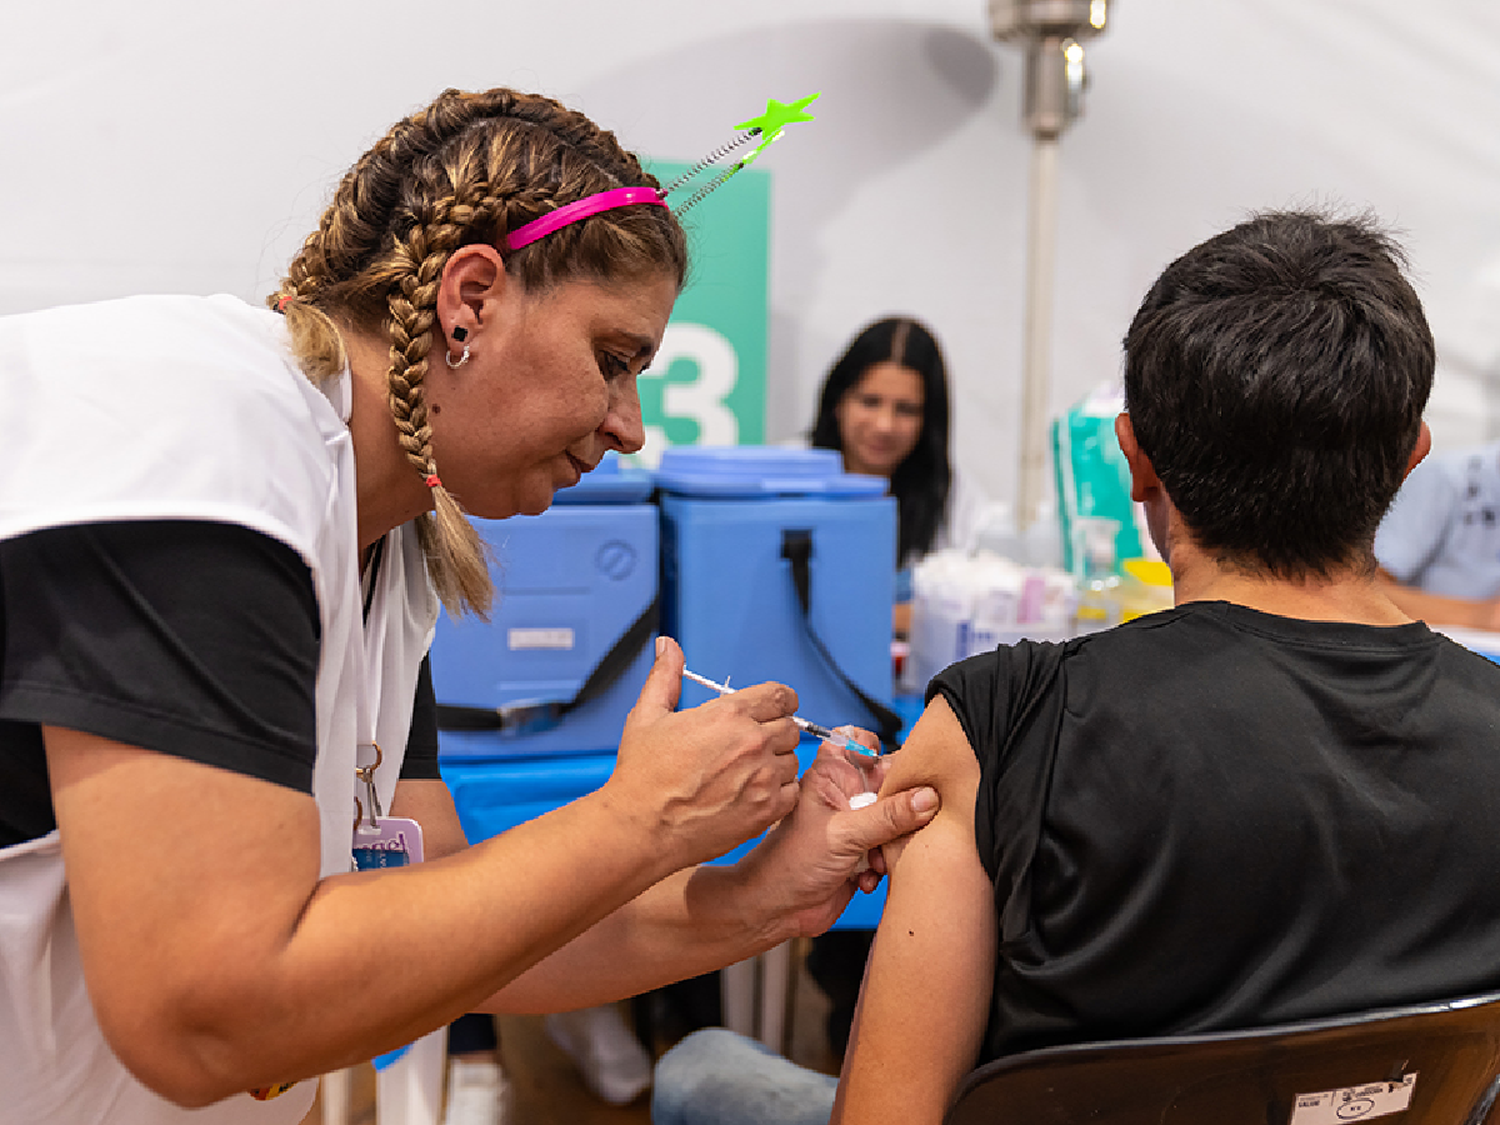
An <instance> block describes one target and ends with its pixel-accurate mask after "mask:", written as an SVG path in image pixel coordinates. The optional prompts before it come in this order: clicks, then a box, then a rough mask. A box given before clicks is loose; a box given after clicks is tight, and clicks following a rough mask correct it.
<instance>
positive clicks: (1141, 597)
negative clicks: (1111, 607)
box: [1118, 559, 1172, 621]
mask: <svg viewBox="0 0 1500 1125" xmlns="http://www.w3.org/2000/svg"><path fill="white" fill-rule="evenodd" d="M1120 569H1121V570H1123V571H1124V572H1125V576H1124V577H1123V578H1122V579H1121V580H1120V585H1119V590H1118V593H1119V597H1120V620H1121V621H1130V620H1133V619H1134V618H1137V617H1142V616H1144V615H1145V614H1148V613H1156V612H1158V611H1159V610H1163V609H1171V608H1172V570H1171V568H1170V567H1168V566H1167V564H1166V563H1164V562H1162V561H1161V560H1160V559H1126V560H1125V561H1124V562H1122V563H1121V564H1120Z"/></svg>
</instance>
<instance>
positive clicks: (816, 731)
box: [682, 668, 880, 758]
mask: <svg viewBox="0 0 1500 1125" xmlns="http://www.w3.org/2000/svg"><path fill="white" fill-rule="evenodd" d="M682 674H683V675H684V676H685V677H687V678H688V679H690V680H692V681H693V683H695V684H702V685H703V686H704V687H706V688H709V689H710V690H712V691H716V692H718V693H719V694H720V695H733V694H734V693H735V689H734V688H732V687H730V686H729V685H728V684H718V683H715V682H714V681H713V680H710V679H709V678H708V677H707V676H700V675H698V673H697V672H691V671H689V670H688V669H686V668H684V669H683V670H682ZM792 722H794V723H796V724H797V729H798V730H803V731H806V732H807V733H808V734H810V735H813V736H814V737H816V738H820V739H822V740H823V741H824V742H831V743H832V744H833V745H835V746H837V747H839V748H840V749H843V750H851V751H853V752H854V753H856V754H860V755H863V756H864V757H866V758H873V757H876V756H878V755H879V754H880V751H879V750H871V749H870V748H869V747H868V746H863V745H861V744H860V743H858V742H855V741H854V739H852V738H850V737H849V736H848V735H846V734H837V733H835V732H834V731H831V730H829V729H828V728H827V727H825V726H819V725H818V724H817V723H814V722H810V721H809V720H807V719H804V718H803V717H802V716H801V715H793V716H792Z"/></svg>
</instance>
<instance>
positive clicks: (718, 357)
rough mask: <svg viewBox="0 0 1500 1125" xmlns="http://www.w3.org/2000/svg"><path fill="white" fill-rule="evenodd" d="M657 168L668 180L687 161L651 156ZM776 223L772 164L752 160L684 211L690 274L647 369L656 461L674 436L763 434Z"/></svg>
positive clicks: (703, 441) (702, 439) (755, 437)
mask: <svg viewBox="0 0 1500 1125" xmlns="http://www.w3.org/2000/svg"><path fill="white" fill-rule="evenodd" d="M650 168H651V171H652V173H654V174H655V175H656V176H657V178H658V179H660V180H661V181H662V183H663V184H667V183H671V182H672V180H673V179H675V178H676V177H677V176H679V175H681V174H682V173H683V172H685V171H687V168H688V165H686V164H674V163H669V162H667V161H652V162H651V163H650ZM677 194H678V193H677V192H673V198H674V199H675V197H676V196H677ZM687 194H689V193H688V192H687V191H686V190H685V189H684V195H685V196H686V195H687ZM770 225H771V177H770V174H769V173H766V172H759V171H754V170H751V169H745V170H742V171H740V172H739V173H737V174H736V175H735V176H734V177H733V178H732V179H730V180H728V181H726V182H725V183H724V184H723V186H722V187H720V188H718V189H717V190H716V191H714V192H713V194H711V195H709V196H707V197H706V198H704V199H703V200H701V201H700V202H698V203H697V204H695V205H694V206H693V207H692V208H691V209H690V210H689V211H688V212H687V214H685V215H684V216H683V226H684V227H686V228H687V233H688V277H687V284H686V286H685V287H684V288H683V291H682V295H681V296H680V297H678V299H677V306H676V308H675V309H674V310H673V312H672V319H671V321H670V322H669V323H668V324H667V331H666V334H665V336H664V337H663V339H662V345H661V349H660V351H658V352H657V354H656V359H655V361H654V362H653V363H652V365H651V366H650V368H648V369H647V370H646V371H644V372H642V373H641V377H640V392H641V415H642V418H643V420H644V422H645V424H646V448H645V450H644V451H643V453H642V455H641V458H642V460H644V461H647V462H649V463H653V464H654V462H655V460H656V459H657V458H658V457H660V456H661V453H662V451H663V450H664V449H666V448H667V447H668V446H672V445H755V444H759V443H761V442H763V441H764V440H765V433H766V321H767V308H766V294H767V282H768V274H767V266H768V259H769V249H770Z"/></svg>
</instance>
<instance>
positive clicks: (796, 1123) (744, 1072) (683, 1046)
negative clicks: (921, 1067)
mask: <svg viewBox="0 0 1500 1125" xmlns="http://www.w3.org/2000/svg"><path fill="white" fill-rule="evenodd" d="M837 1088H838V1079H836V1078H834V1077H832V1076H831V1075H827V1074H819V1073H818V1072H817V1071H814V1070H808V1069H807V1068H806V1067H801V1066H798V1065H797V1064H796V1063H794V1062H791V1061H789V1060H787V1059H785V1058H783V1057H782V1056H781V1055H778V1054H775V1053H774V1052H772V1051H770V1050H769V1049H767V1048H766V1047H765V1046H763V1045H762V1044H760V1043H758V1042H756V1041H755V1040H754V1039H746V1038H745V1037H744V1036H742V1035H736V1034H735V1033H734V1032H732V1031H726V1030H724V1029H723V1028H720V1027H711V1028H706V1029H704V1030H703V1031H697V1032H694V1033H693V1034H692V1035H689V1036H688V1037H687V1038H686V1039H684V1040H683V1041H682V1042H681V1043H679V1044H677V1046H675V1047H673V1048H672V1049H671V1050H670V1051H668V1052H667V1053H666V1054H665V1055H663V1056H662V1057H661V1061H660V1062H658V1063H657V1064H656V1080H655V1084H654V1086H653V1088H652V1094H651V1121H652V1125H827V1123H828V1115H829V1114H830V1113H832V1112H833V1094H834V1091H835V1090H836V1089H837Z"/></svg>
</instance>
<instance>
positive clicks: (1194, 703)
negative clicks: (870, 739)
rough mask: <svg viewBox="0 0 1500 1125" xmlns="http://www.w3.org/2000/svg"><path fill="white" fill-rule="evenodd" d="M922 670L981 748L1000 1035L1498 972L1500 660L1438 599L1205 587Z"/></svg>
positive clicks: (992, 1047) (1090, 1033)
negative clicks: (1463, 631)
mask: <svg viewBox="0 0 1500 1125" xmlns="http://www.w3.org/2000/svg"><path fill="white" fill-rule="evenodd" d="M931 690H935V691H941V692H942V694H943V696H944V697H945V698H946V699H947V700H948V701H949V703H950V705H951V706H952V707H953V708H954V711H955V713H956V714H957V716H958V718H959V721H960V723H961V724H962V725H963V728H964V730H965V732H966V734H967V735H968V737H969V740H970V743H971V744H972V745H973V747H974V749H975V753H976V756H977V757H978V759H979V762H980V767H981V782H980V790H979V797H978V800H977V804H976V812H975V831H976V840H977V844H978V847H979V851H980V856H981V858H982V860H983V861H984V863H985V866H986V869H987V870H988V871H989V873H990V876H991V879H992V880H993V881H994V883H995V887H996V892H995V901H996V906H997V912H998V913H999V915H1000V917H1001V947H1000V956H999V960H998V963H997V968H996V976H995V981H994V992H993V1002H992V1009H991V1019H990V1026H989V1030H988V1032H987V1034H986V1040H985V1047H984V1057H985V1058H986V1059H989V1058H995V1057H998V1056H1001V1055H1005V1054H1009V1053H1013V1052H1015V1051H1020V1050H1026V1049H1030V1048H1033V1047H1039V1046H1047V1045H1051V1044H1057V1043H1066V1042H1077V1041H1081V1040H1085V1039H1113V1038H1128V1037H1132V1036H1150V1035H1163V1034H1174V1033H1192V1032H1203V1031H1212V1030H1219V1029H1227V1028H1237V1027H1250V1026H1256V1025H1264V1024H1269V1023H1278V1022H1282V1021H1287V1020H1296V1019H1305V1018H1313V1017H1317V1016H1323V1015H1332V1014H1339V1013H1343V1012H1349V1011H1358V1010H1361V1009H1367V1008H1375V1007H1382V1006H1387V1005H1398V1004H1404V1003H1410V1002H1415V1001H1419V1000H1433V999H1442V998H1448V997H1455V996H1462V995H1468V994H1473V993H1477V992H1481V991H1486V990H1491V989H1495V988H1497V987H1500V880H1497V879H1496V878H1495V872H1496V871H1500V833H1496V831H1495V827H1494V822H1495V810H1496V808H1500V668H1497V667H1496V666H1495V665H1494V664H1492V663H1490V662H1489V661H1487V660H1485V659H1483V658H1482V657H1479V656H1476V655H1475V654H1473V653H1471V652H1469V651H1467V650H1466V649H1463V648H1462V647H1460V646H1458V645H1456V644H1454V643H1452V642H1451V641H1449V640H1447V639H1446V638H1443V637H1440V636H1437V635H1436V634H1434V633H1432V632H1431V631H1429V630H1428V629H1427V628H1426V626H1424V625H1420V624H1412V625H1405V626H1398V627H1395V628H1374V627H1370V626H1362V625H1353V624H1344V623H1326V622H1313V621H1302V620H1293V619H1288V618H1281V617H1275V616H1271V615H1268V614H1264V613H1258V612H1256V611H1254V610H1250V609H1246V608H1244V607H1241V606H1234V605H1229V604H1226V603H1222V602H1215V603H1193V604H1189V605H1185V606H1182V607H1179V608H1177V609H1173V610H1168V611H1166V612H1164V613H1158V614H1153V615H1151V616H1149V617H1145V618H1141V619H1139V620H1137V621H1135V622H1132V623H1130V624H1127V625H1125V626H1122V627H1120V628H1117V629H1113V630H1109V631H1107V632H1104V633H1099V634H1095V635H1093V636H1090V637H1086V638H1080V639H1078V640H1075V641H1071V642H1068V643H1067V644H1066V645H1063V646H1042V645H1019V646H1016V647H1015V648H1002V649H1000V650H998V651H997V652H994V653H988V654H985V655H983V656H979V657H974V658H972V659H970V660H966V661H963V662H961V663H959V664H956V665H954V666H953V667H951V668H949V669H948V670H946V671H945V672H943V673H941V674H940V675H939V676H938V677H936V678H935V679H934V681H933V688H932V689H931ZM1028 701H1029V702H1030V704H1031V707H1030V710H1029V711H1028V712H1027V717H1026V718H1025V719H1024V720H1021V721H1018V713H1019V711H1020V710H1021V709H1022V708H1023V707H1024V706H1025V705H1026V704H1027V703H1028ZM1012 734H1014V736H1015V737H1014V739H1013V740H1012V739H1011V736H1012ZM1007 740H1010V744H1009V745H1008V746H1007V745H1006V743H1007Z"/></svg>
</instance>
